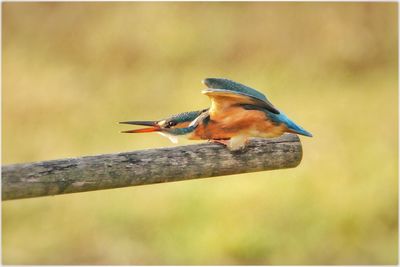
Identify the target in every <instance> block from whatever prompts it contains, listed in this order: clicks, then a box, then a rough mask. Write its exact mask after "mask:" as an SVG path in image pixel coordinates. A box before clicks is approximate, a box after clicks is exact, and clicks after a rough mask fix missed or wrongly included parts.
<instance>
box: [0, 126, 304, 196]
mask: <svg viewBox="0 0 400 267" xmlns="http://www.w3.org/2000/svg"><path fill="white" fill-rule="evenodd" d="M301 158H302V147H301V143H300V140H299V138H298V137H297V136H296V135H293V134H285V135H283V136H281V137H279V138H274V139H260V138H255V139H251V140H250V142H249V144H248V145H247V146H246V148H245V149H243V150H241V151H235V152H231V151H229V150H228V149H227V148H226V147H225V146H224V145H221V144H213V143H202V144H197V145H189V146H178V147H171V148H158V149H148V150H141V151H132V152H121V153H116V154H104V155H97V156H87V157H79V158H69V159H61V160H51V161H42V162H34V163H24V164H13V165H6V166H3V167H2V199H3V200H10V199H20V198H29V197H39V196H49V195H58V194H66V193H75V192H85V191H92V190H101V189H109V188H118V187H126V186H134V185H145V184H153V183H163V182H173V181H181V180H188V179H195V178H204V177H214V176H221V175H229V174H238V173H247V172H257V171H265V170H274V169H282V168H293V167H296V166H297V165H298V164H299V163H300V161H301Z"/></svg>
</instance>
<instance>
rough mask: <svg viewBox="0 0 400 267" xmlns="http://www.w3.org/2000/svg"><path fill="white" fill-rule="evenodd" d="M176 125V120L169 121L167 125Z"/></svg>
mask: <svg viewBox="0 0 400 267" xmlns="http://www.w3.org/2000/svg"><path fill="white" fill-rule="evenodd" d="M175 125H176V122H175V121H169V122H168V123H167V127H168V128H169V127H172V126H175Z"/></svg>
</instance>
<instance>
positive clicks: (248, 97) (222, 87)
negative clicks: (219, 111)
mask: <svg viewBox="0 0 400 267" xmlns="http://www.w3.org/2000/svg"><path fill="white" fill-rule="evenodd" d="M203 83H204V84H205V85H206V86H207V87H208V89H205V90H203V91H202V93H203V94H205V95H208V96H209V97H210V99H211V102H212V103H213V105H214V107H224V106H226V105H227V104H229V103H230V102H232V104H235V103H236V104H253V105H257V106H260V107H264V108H266V109H267V110H269V111H270V112H272V113H275V114H279V110H278V109H276V108H275V107H274V105H272V103H271V102H269V100H268V99H267V98H266V96H265V95H263V94H262V93H260V92H258V91H257V90H255V89H252V88H250V87H248V86H245V85H243V84H240V83H237V82H234V81H231V80H228V79H222V78H207V79H205V80H203ZM224 101H228V102H227V103H225V104H224V103H223V102H224ZM213 105H212V106H213ZM211 112H213V111H211Z"/></svg>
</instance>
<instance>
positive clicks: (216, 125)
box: [189, 107, 287, 139]
mask: <svg viewBox="0 0 400 267" xmlns="http://www.w3.org/2000/svg"><path fill="white" fill-rule="evenodd" d="M286 130H287V127H286V126H284V125H283V124H280V125H275V124H273V123H272V122H271V121H270V120H269V119H268V117H267V116H266V115H265V113H264V112H262V111H259V110H245V109H243V108H241V107H230V108H228V109H226V110H225V111H224V112H222V113H214V114H211V116H210V120H209V121H208V123H206V122H205V121H203V122H202V123H200V124H199V126H198V127H197V128H196V130H195V131H194V132H193V133H192V134H191V136H189V139H229V138H232V137H233V136H237V135H244V136H248V137H275V136H279V135H282V134H283V133H284V132H285V131H286Z"/></svg>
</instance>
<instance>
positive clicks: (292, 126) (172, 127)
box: [121, 78, 312, 151]
mask: <svg viewBox="0 0 400 267" xmlns="http://www.w3.org/2000/svg"><path fill="white" fill-rule="evenodd" d="M202 82H203V84H204V85H205V86H206V87H207V88H206V89H204V90H202V93H203V94H204V95H207V96H208V97H209V98H210V100H211V107H210V108H208V109H203V110H199V111H191V112H185V113H181V114H178V115H174V116H171V117H169V118H167V119H163V120H159V121H128V122H121V123H123V124H133V125H144V126H150V127H148V128H142V129H137V130H129V131H124V132H125V133H143V132H158V133H160V134H162V135H165V136H167V137H168V138H169V139H170V140H171V141H173V142H175V143H176V142H177V138H176V137H177V136H182V135H184V136H186V137H187V138H188V139H190V140H209V141H211V142H215V143H221V144H224V145H226V146H227V147H228V149H230V150H232V151H235V150H239V149H242V148H243V147H245V145H246V143H247V141H248V139H249V137H263V138H273V137H278V136H280V135H282V134H284V133H295V134H300V135H304V136H309V137H312V134H311V133H310V132H308V131H306V130H304V129H303V128H302V127H300V126H298V125H297V124H296V123H294V122H293V121H292V120H290V119H289V118H288V117H287V116H286V115H285V114H284V113H283V112H282V111H280V110H278V109H277V108H276V107H275V106H274V105H273V104H272V103H271V102H270V101H269V100H268V99H267V97H266V96H265V95H264V94H262V93H261V92H259V91H257V90H255V89H253V88H250V87H248V86H246V85H243V84H240V83H237V82H234V81H231V80H228V79H224V78H206V79H205V80H203V81H202Z"/></svg>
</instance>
